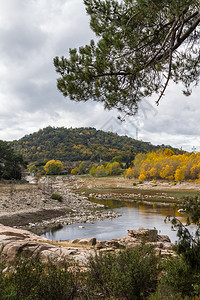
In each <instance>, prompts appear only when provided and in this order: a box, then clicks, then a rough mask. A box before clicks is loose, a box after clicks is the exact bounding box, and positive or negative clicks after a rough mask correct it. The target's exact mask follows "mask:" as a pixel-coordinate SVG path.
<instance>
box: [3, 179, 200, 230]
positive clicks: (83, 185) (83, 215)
mask: <svg viewBox="0 0 200 300" xmlns="http://www.w3.org/2000/svg"><path fill="white" fill-rule="evenodd" d="M27 180H29V183H24V184H3V183H1V184H0V223H2V224H4V225H7V226H13V227H17V228H23V229H27V230H30V231H32V232H34V233H36V234H42V233H45V232H47V231H49V230H51V229H52V230H54V229H56V228H57V227H62V226H65V225H69V224H73V223H85V222H90V223H94V222H95V221H96V220H103V219H106V218H109V219H112V218H115V217H117V216H118V214H116V213H114V212H113V211H110V210H105V209H104V208H105V207H104V205H101V204H99V203H94V202H91V201H89V199H90V198H96V199H97V200H99V199H106V198H107V199H115V200H123V201H127V202H131V201H135V202H136V201H137V202H138V201H145V202H146V203H148V202H149V203H157V204H159V203H160V204H161V205H166V204H174V203H180V202H181V201H182V199H183V197H184V196H187V195H188V196H193V195H196V194H199V193H200V184H199V183H195V182H184V183H181V184H180V183H178V184H176V185H174V183H168V182H144V183H141V182H140V183H139V182H138V181H135V180H132V179H130V180H129V179H125V178H123V177H106V178H105V177H103V178H102V177H101V178H93V177H83V176H70V177H67V176H64V177H52V178H48V177H47V178H45V177H43V178H41V179H40V180H36V178H34V177H29V178H27ZM53 192H56V193H59V194H60V195H62V197H63V200H62V202H59V201H57V200H53V199H51V195H52V193H53Z"/></svg>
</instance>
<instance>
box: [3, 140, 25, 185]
mask: <svg viewBox="0 0 200 300" xmlns="http://www.w3.org/2000/svg"><path fill="white" fill-rule="evenodd" d="M26 166H27V162H25V161H24V159H23V156H22V155H21V154H19V153H16V152H15V151H14V150H13V149H12V148H11V147H10V145H9V144H8V143H7V142H4V141H0V179H1V178H3V179H8V180H10V179H16V180H18V179H21V177H22V169H23V168H25V167H26Z"/></svg>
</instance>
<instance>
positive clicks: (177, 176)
mask: <svg viewBox="0 0 200 300" xmlns="http://www.w3.org/2000/svg"><path fill="white" fill-rule="evenodd" d="M174 178H175V181H183V180H184V179H185V174H184V171H183V169H177V170H176V172H175V174H174Z"/></svg>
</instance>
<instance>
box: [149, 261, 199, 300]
mask: <svg viewBox="0 0 200 300" xmlns="http://www.w3.org/2000/svg"><path fill="white" fill-rule="evenodd" d="M163 267H164V275H163V277H162V278H161V280H160V284H159V287H158V291H157V293H158V292H159V294H160V295H161V298H158V299H165V297H164V296H163V297H162V295H164V294H165V291H167V293H168V295H171V298H170V297H169V298H166V299H183V298H179V297H185V296H189V297H192V296H195V294H197V293H198V292H199V293H198V295H200V291H199V276H197V275H199V274H195V272H194V271H193V269H192V268H191V267H190V266H189V265H188V264H187V263H186V262H185V260H184V259H182V258H181V257H175V258H168V259H167V260H166V261H165V263H164V266H163ZM172 295H174V297H175V296H176V297H177V298H173V297H172ZM178 295H179V296H178ZM152 299H154V298H152ZM155 299H156V298H155ZM190 299H191V298H190Z"/></svg>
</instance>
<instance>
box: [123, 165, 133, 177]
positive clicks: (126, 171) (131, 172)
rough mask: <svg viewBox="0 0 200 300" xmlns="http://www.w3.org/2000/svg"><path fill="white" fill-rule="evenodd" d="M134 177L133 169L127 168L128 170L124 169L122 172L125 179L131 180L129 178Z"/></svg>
mask: <svg viewBox="0 0 200 300" xmlns="http://www.w3.org/2000/svg"><path fill="white" fill-rule="evenodd" d="M134 176H135V174H134V169H133V168H130V167H129V168H128V169H126V170H125V171H124V177H125V178H129V179H131V178H133V177H134Z"/></svg>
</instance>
